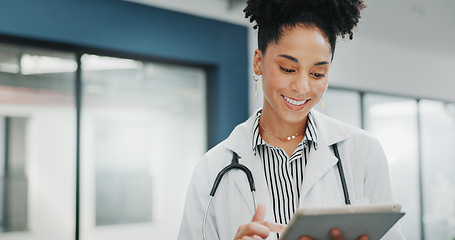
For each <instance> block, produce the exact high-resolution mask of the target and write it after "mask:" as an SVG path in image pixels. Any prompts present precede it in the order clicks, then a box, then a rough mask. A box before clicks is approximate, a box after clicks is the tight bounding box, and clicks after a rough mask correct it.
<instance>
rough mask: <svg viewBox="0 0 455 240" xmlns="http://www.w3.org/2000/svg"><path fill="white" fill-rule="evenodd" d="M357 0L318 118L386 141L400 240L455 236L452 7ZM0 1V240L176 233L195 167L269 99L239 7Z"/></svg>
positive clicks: (179, 0)
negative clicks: (356, 17)
mask: <svg viewBox="0 0 455 240" xmlns="http://www.w3.org/2000/svg"><path fill="white" fill-rule="evenodd" d="M366 4H367V6H368V7H367V9H365V11H364V12H363V17H362V19H361V22H360V24H359V27H358V29H357V30H356V32H355V35H354V40H353V41H347V40H343V39H340V40H339V42H338V45H337V49H336V53H335V58H334V62H333V64H332V69H331V74H330V80H329V89H328V91H327V93H326V94H325V96H324V100H323V101H324V107H322V108H321V107H316V109H317V110H318V111H322V112H324V113H326V114H327V115H330V116H333V117H336V118H338V119H341V120H343V121H346V122H348V123H350V124H352V125H355V126H358V127H361V128H364V129H366V130H368V131H369V132H371V133H372V134H374V135H375V136H376V137H378V139H379V140H380V141H381V143H382V145H383V147H384V149H385V151H386V154H387V157H388V161H389V166H390V171H391V178H392V184H393V186H392V187H393V191H394V195H395V200H396V202H398V203H401V204H402V205H403V211H405V212H406V213H407V214H406V215H405V217H404V218H403V220H402V221H401V225H402V228H403V232H404V234H405V236H406V237H407V239H428V240H429V239H435V240H441V239H442V240H444V239H450V240H453V239H455V175H454V174H453V172H454V171H455V148H454V147H453V146H455V94H453V90H454V89H455V71H454V70H453V69H454V67H455V43H454V41H453V39H455V14H453V13H454V11H455V1H451V0H432V1H430V0H403V1H392V0H381V1H378V0H367V1H366ZM0 6H1V7H0V239H4V240H44V239H46V240H47V239H58V240H72V239H76V240H79V239H82V240H96V239H175V238H176V237H177V233H178V228H179V225H180V218H181V216H182V211H183V204H184V200H185V194H186V188H187V186H188V183H189V178H190V177H191V174H192V169H193V168H194V166H195V164H196V163H197V162H198V160H199V159H200V158H201V156H202V155H203V154H204V153H205V151H206V150H207V149H209V148H210V147H212V146H214V145H216V144H217V143H218V142H220V141H222V140H223V139H224V138H226V137H227V136H228V134H229V133H230V131H231V130H232V129H233V127H234V126H235V125H237V124H238V123H240V122H243V121H244V120H245V119H246V118H247V117H248V116H249V115H250V114H251V113H253V112H255V110H256V109H257V108H259V107H260V106H261V105H262V102H261V98H262V92H261V91H260V92H259V95H260V97H259V99H257V100H256V99H255V98H254V84H253V80H252V65H251V60H252V59H253V52H254V50H255V49H256V46H257V44H256V32H255V31H253V30H252V28H251V24H250V23H249V22H248V20H246V19H244V16H243V12H242V10H243V8H244V7H245V0H171V1H168V0H134V1H118V0H60V1H53V0H23V1H8V0H0ZM259 89H260V86H259Z"/></svg>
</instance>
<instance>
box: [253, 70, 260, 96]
mask: <svg viewBox="0 0 455 240" xmlns="http://www.w3.org/2000/svg"><path fill="white" fill-rule="evenodd" d="M253 80H254V92H255V94H254V97H255V98H256V99H258V97H259V93H258V81H259V77H258V75H256V74H254V75H253Z"/></svg>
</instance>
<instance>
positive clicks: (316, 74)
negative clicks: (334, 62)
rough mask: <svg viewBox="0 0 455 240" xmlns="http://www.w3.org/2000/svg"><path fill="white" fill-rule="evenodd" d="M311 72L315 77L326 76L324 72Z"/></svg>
mask: <svg viewBox="0 0 455 240" xmlns="http://www.w3.org/2000/svg"><path fill="white" fill-rule="evenodd" d="M310 74H311V75H313V77H315V78H323V77H325V74H322V73H315V72H313V73H310Z"/></svg>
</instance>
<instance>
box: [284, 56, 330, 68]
mask: <svg viewBox="0 0 455 240" xmlns="http://www.w3.org/2000/svg"><path fill="white" fill-rule="evenodd" d="M278 57H283V58H286V59H289V60H291V61H293V62H295V63H299V60H298V59H297V58H295V57H293V56H289V55H287V54H280V55H278ZM325 64H329V62H327V61H322V62H317V63H315V64H314V66H321V65H325Z"/></svg>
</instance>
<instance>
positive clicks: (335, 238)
mask: <svg viewBox="0 0 455 240" xmlns="http://www.w3.org/2000/svg"><path fill="white" fill-rule="evenodd" d="M330 237H332V240H343V236H342V235H341V231H340V229H338V228H332V229H330Z"/></svg>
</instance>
